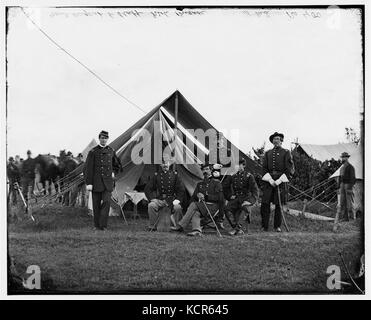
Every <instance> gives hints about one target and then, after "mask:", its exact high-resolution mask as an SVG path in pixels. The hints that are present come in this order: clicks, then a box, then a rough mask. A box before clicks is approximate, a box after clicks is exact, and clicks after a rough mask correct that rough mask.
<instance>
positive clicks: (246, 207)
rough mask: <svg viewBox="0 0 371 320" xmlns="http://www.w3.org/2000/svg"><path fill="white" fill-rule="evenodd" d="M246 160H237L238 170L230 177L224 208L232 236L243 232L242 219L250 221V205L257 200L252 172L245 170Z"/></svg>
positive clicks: (256, 188) (256, 186)
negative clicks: (227, 198)
mask: <svg viewBox="0 0 371 320" xmlns="http://www.w3.org/2000/svg"><path fill="white" fill-rule="evenodd" d="M245 168H246V160H245V159H241V160H240V161H239V167H238V172H237V173H235V174H234V175H232V177H231V185H230V188H231V197H230V200H229V202H228V203H227V206H226V209H225V215H226V217H227V220H228V221H229V223H230V224H231V226H232V228H233V230H232V231H231V232H230V233H229V234H230V235H232V236H235V235H241V234H243V233H244V232H243V230H242V224H241V222H242V221H243V220H246V221H247V222H248V223H250V213H251V210H250V207H251V206H253V205H254V204H255V203H256V201H257V200H258V194H259V191H258V185H257V184H256V181H255V178H254V176H253V175H252V174H250V173H248V172H247V171H246V170H245Z"/></svg>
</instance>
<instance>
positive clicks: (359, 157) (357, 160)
mask: <svg viewBox="0 0 371 320" xmlns="http://www.w3.org/2000/svg"><path fill="white" fill-rule="evenodd" d="M296 150H298V151H299V152H304V153H305V154H307V155H308V156H310V157H312V158H313V159H316V160H319V161H321V162H324V161H326V160H331V159H335V160H337V159H339V158H340V155H341V154H342V153H343V152H348V153H349V154H350V158H349V162H350V163H351V164H352V165H353V166H354V168H355V172H356V178H357V182H356V185H355V187H354V205H355V210H356V212H357V211H359V212H363V194H364V192H363V190H364V188H363V179H364V178H363V152H362V148H361V147H360V146H358V145H357V144H356V143H338V144H333V145H314V144H298V145H297V146H296ZM339 173H340V168H339V169H338V170H336V172H334V173H333V174H332V175H331V177H330V178H329V179H335V178H337V177H338V176H339Z"/></svg>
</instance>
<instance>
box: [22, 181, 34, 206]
mask: <svg viewBox="0 0 371 320" xmlns="http://www.w3.org/2000/svg"><path fill="white" fill-rule="evenodd" d="M33 185H34V179H33V178H29V177H23V178H21V187H22V194H23V197H24V199H25V201H28V200H29V199H28V195H29V194H30V195H31V194H32V192H33Z"/></svg>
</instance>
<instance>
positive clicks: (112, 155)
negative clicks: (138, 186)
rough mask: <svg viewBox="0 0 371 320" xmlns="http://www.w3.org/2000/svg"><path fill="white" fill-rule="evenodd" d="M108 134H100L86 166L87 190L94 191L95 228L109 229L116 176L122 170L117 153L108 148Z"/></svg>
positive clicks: (104, 132) (105, 132)
mask: <svg viewBox="0 0 371 320" xmlns="http://www.w3.org/2000/svg"><path fill="white" fill-rule="evenodd" d="M107 140H108V132H107V131H101V132H100V133H99V144H98V145H97V146H96V147H94V148H93V149H92V150H90V151H89V154H88V156H87V159H86V163H85V166H84V177H85V183H86V190H88V191H92V200H93V214H94V227H95V229H96V230H105V229H106V228H107V222H108V214H109V209H110V200H111V193H112V191H113V189H114V183H115V182H114V178H115V174H117V173H119V172H120V171H121V170H122V167H121V162H120V159H119V158H118V157H117V156H116V152H115V151H114V150H113V149H112V148H111V147H109V146H107Z"/></svg>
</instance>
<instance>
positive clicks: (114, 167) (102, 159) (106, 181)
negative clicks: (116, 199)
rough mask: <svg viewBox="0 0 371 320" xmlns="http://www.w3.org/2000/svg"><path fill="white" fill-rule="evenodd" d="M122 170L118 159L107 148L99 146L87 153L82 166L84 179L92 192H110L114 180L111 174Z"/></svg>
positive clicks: (113, 152) (111, 150)
mask: <svg viewBox="0 0 371 320" xmlns="http://www.w3.org/2000/svg"><path fill="white" fill-rule="evenodd" d="M121 170H122V167H121V162H120V159H119V158H118V157H117V155H116V152H115V151H114V150H113V149H112V148H111V147H109V146H106V147H104V148H103V147H102V146H100V145H98V146H96V147H94V148H93V149H92V150H90V151H89V154H88V156H87V158H86V162H85V166H84V178H85V183H86V184H87V185H93V192H103V191H105V190H107V191H109V192H112V191H113V188H114V179H113V177H112V173H115V174H117V173H118V172H120V171H121Z"/></svg>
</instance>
